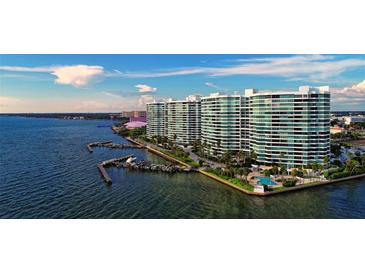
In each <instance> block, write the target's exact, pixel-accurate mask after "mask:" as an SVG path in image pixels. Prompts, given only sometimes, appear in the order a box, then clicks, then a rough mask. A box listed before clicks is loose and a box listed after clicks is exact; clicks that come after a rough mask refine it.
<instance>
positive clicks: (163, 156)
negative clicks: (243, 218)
mask: <svg viewBox="0 0 365 274" xmlns="http://www.w3.org/2000/svg"><path fill="white" fill-rule="evenodd" d="M125 139H126V140H128V141H130V142H132V143H135V144H138V145H140V146H142V147H143V148H146V149H147V150H148V151H150V152H152V153H155V154H157V155H159V156H161V157H162V158H164V159H166V160H169V161H172V162H175V163H179V164H182V165H184V166H186V167H190V168H193V167H192V166H190V165H189V164H187V163H184V162H182V161H180V160H178V159H175V158H173V157H171V156H169V155H166V154H164V153H163V152H161V151H159V150H156V149H153V148H151V147H149V146H146V145H144V144H142V143H140V142H138V141H136V140H135V139H132V138H130V137H125ZM198 172H199V173H200V174H203V175H205V176H207V177H209V178H211V179H213V180H215V181H217V182H219V183H222V184H225V185H227V186H229V187H231V188H234V189H236V190H238V191H240V192H243V193H245V194H247V195H253V196H261V197H264V196H271V195H275V194H280V193H287V192H291V191H298V190H302V189H308V188H312V187H317V186H322V185H329V184H334V183H338V182H343V181H348V180H352V179H358V178H362V177H365V173H363V174H358V175H353V176H350V177H344V178H339V179H335V180H328V181H325V182H314V183H309V184H303V185H297V186H293V187H288V188H284V189H279V190H273V191H266V192H263V193H260V192H254V191H249V190H246V189H244V188H241V187H239V186H236V185H235V184H232V183H231V182H229V181H228V180H225V179H223V178H220V177H218V176H216V175H215V174H212V173H210V172H207V171H205V170H202V169H198Z"/></svg>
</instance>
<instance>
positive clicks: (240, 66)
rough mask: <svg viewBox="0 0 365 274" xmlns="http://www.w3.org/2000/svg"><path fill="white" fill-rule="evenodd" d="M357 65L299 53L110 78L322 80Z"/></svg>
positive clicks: (359, 61) (355, 61)
mask: <svg viewBox="0 0 365 274" xmlns="http://www.w3.org/2000/svg"><path fill="white" fill-rule="evenodd" d="M359 67H364V68H365V60H363V59H345V60H336V59H335V57H334V56H325V55H299V56H289V57H271V58H254V59H238V60H235V64H234V65H228V66H222V67H192V68H178V69H171V70H167V71H166V70H165V71H155V72H137V73H130V72H128V73H123V72H120V71H114V73H111V74H108V76H111V77H126V78H152V77H169V76H179V75H191V74H207V75H210V76H230V75H271V76H281V77H286V78H293V77H299V76H301V77H305V78H303V79H312V80H324V79H328V78H329V77H333V76H336V75H339V74H341V73H342V72H344V71H346V70H349V69H355V68H359Z"/></svg>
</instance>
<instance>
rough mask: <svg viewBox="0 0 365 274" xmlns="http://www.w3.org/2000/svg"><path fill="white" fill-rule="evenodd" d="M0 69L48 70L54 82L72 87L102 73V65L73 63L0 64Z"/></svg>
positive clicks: (40, 71)
mask: <svg viewBox="0 0 365 274" xmlns="http://www.w3.org/2000/svg"><path fill="white" fill-rule="evenodd" d="M0 70H3V71H13V72H39V73H44V72H48V73H50V74H51V75H54V76H56V80H55V83H57V84H61V85H72V86H74V87H84V86H87V85H89V84H91V83H93V82H95V81H97V80H98V79H100V77H102V76H103V75H104V68H103V67H102V66H88V65H73V66H50V67H12V66H0Z"/></svg>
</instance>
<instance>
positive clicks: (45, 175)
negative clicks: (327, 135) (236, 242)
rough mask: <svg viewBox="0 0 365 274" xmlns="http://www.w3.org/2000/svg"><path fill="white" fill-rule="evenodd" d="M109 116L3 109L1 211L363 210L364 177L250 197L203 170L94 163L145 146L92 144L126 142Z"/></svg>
mask: <svg viewBox="0 0 365 274" xmlns="http://www.w3.org/2000/svg"><path fill="white" fill-rule="evenodd" d="M106 123H110V122H109V121H77V120H75V121H74V120H59V119H43V118H21V117H5V116H1V117H0V218H365V179H364V178H362V179H359V180H354V181H349V182H343V183H338V184H336V185H330V186H324V187H318V188H313V189H308V190H303V191H298V192H293V193H288V194H283V195H277V196H272V197H264V198H262V197H251V196H247V195H244V194H242V193H240V192H238V191H236V190H234V189H231V188H229V187H227V186H224V185H221V184H219V183H217V182H215V181H213V180H211V179H209V178H206V177H204V176H203V175H201V174H173V175H168V174H161V173H157V174H156V173H147V172H138V171H128V170H124V169H117V168H109V169H108V173H109V174H110V175H111V177H112V179H113V184H112V185H111V186H108V185H106V184H105V183H104V182H103V179H102V178H101V176H100V174H99V171H98V169H97V168H96V165H97V163H100V162H101V161H103V160H106V159H110V158H113V157H116V156H123V155H127V154H134V155H135V156H136V157H137V158H138V159H139V160H142V159H145V160H149V161H153V162H165V160H163V159H161V158H160V157H158V156H156V155H153V154H151V153H149V152H147V151H145V150H138V149H124V150H112V149H106V148H95V149H94V153H89V152H88V151H87V149H86V144H87V143H90V142H94V141H101V140H113V141H114V142H118V143H126V142H127V141H126V140H124V139H123V138H121V137H119V136H117V135H114V134H113V133H112V131H111V130H110V128H106V127H102V128H100V127H97V125H100V124H106Z"/></svg>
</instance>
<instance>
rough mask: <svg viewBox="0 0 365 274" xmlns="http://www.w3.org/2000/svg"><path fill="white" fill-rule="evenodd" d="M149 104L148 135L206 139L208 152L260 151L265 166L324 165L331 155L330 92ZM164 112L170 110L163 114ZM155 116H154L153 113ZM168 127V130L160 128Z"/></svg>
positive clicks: (305, 88) (252, 94) (215, 96)
mask: <svg viewBox="0 0 365 274" xmlns="http://www.w3.org/2000/svg"><path fill="white" fill-rule="evenodd" d="M160 104H161V103H151V104H147V123H148V126H147V135H148V137H152V136H154V135H161V136H167V137H168V138H169V139H170V140H172V141H174V142H176V143H178V144H182V145H188V144H191V143H192V141H193V140H196V139H200V140H201V143H202V145H203V146H204V148H205V150H206V152H208V153H209V154H210V155H212V156H215V157H219V156H221V155H222V154H224V153H225V152H227V151H248V152H249V151H254V152H255V153H256V155H257V161H258V162H260V163H263V164H272V163H276V164H283V165H286V166H287V167H288V168H290V167H298V166H306V165H309V164H311V163H314V162H317V163H322V162H323V158H324V157H325V156H327V155H329V151H330V94H329V87H327V86H326V87H316V88H314V87H309V86H302V87H300V88H299V90H298V91H278V92H273V91H270V92H260V91H257V90H254V89H246V90H245V94H244V95H226V94H222V93H213V94H211V95H210V96H206V97H199V96H198V97H194V96H193V97H187V98H186V100H183V101H173V100H170V101H169V102H166V103H162V105H160ZM156 109H159V110H161V109H163V110H164V111H157V110H156ZM149 112H150V114H149ZM157 124H158V125H162V124H164V127H163V129H158V130H157V128H156V125H157Z"/></svg>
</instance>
